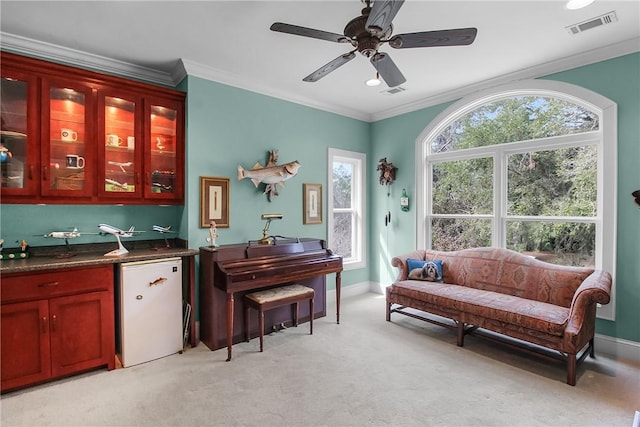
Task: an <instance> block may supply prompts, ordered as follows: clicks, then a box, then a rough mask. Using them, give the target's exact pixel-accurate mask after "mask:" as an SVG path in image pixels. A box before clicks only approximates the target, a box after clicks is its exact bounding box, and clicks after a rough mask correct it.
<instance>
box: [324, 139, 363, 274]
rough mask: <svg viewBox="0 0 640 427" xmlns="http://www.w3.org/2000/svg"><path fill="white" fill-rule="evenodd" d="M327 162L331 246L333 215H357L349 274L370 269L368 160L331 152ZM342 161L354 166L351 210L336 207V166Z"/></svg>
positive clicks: (347, 261)
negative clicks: (361, 269)
mask: <svg viewBox="0 0 640 427" xmlns="http://www.w3.org/2000/svg"><path fill="white" fill-rule="evenodd" d="M327 158H328V162H327V183H328V185H327V244H328V246H329V248H333V246H334V237H333V214H334V213H344V212H351V213H352V215H353V235H352V236H351V237H352V241H351V248H352V256H351V257H349V258H343V260H342V265H343V268H344V269H345V270H355V269H358V268H365V267H366V266H367V251H366V247H367V233H366V230H367V224H366V215H365V214H366V206H367V196H366V194H367V180H366V177H367V156H366V154H364V153H358V152H355V151H347V150H339V149H337V148H329V152H328V156H327ZM336 161H339V162H344V163H351V164H352V165H353V188H352V189H351V209H335V208H334V207H333V163H334V162H336Z"/></svg>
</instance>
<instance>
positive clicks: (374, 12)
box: [365, 0, 404, 35]
mask: <svg viewBox="0 0 640 427" xmlns="http://www.w3.org/2000/svg"><path fill="white" fill-rule="evenodd" d="M402 3H404V0H384V1H383V0H374V2H373V7H372V8H371V12H370V13H369V18H368V19H367V24H366V25H365V27H366V28H367V29H369V30H373V31H374V32H376V33H378V34H377V35H381V33H384V32H385V31H386V30H387V28H389V25H391V21H393V18H395V16H396V14H397V13H398V11H399V10H400V8H401V7H402Z"/></svg>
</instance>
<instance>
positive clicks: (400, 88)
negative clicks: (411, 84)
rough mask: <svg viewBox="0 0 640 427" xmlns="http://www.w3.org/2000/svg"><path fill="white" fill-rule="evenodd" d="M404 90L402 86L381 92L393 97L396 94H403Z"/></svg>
mask: <svg viewBox="0 0 640 427" xmlns="http://www.w3.org/2000/svg"><path fill="white" fill-rule="evenodd" d="M405 90H406V89H405V88H403V87H402V86H396V87H392V88H391V89H389V90H385V91H383V93H388V94H389V95H395V94H396V93H400V92H404V91H405Z"/></svg>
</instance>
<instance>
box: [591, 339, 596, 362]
mask: <svg viewBox="0 0 640 427" xmlns="http://www.w3.org/2000/svg"><path fill="white" fill-rule="evenodd" d="M589 356H590V357H591V358H592V359H594V358H595V357H596V346H595V339H594V338H591V339H590V340H589Z"/></svg>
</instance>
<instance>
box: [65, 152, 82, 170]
mask: <svg viewBox="0 0 640 427" xmlns="http://www.w3.org/2000/svg"><path fill="white" fill-rule="evenodd" d="M67 168H68V169H84V157H82V156H78V155H76V154H67Z"/></svg>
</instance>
